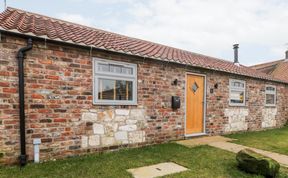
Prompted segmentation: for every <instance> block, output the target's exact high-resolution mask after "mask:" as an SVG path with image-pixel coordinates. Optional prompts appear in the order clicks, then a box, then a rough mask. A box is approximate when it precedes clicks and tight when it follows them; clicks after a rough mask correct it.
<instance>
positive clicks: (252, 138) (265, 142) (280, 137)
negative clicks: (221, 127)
mask: <svg viewBox="0 0 288 178" xmlns="http://www.w3.org/2000/svg"><path fill="white" fill-rule="evenodd" d="M226 137H229V138H234V139H237V140H235V141H233V143H238V144H241V145H245V146H249V147H254V148H259V149H263V150H267V151H272V152H277V153H281V154H285V155H288V127H283V128H280V129H271V130H266V131H258V132H245V133H238V134H231V135H226Z"/></svg>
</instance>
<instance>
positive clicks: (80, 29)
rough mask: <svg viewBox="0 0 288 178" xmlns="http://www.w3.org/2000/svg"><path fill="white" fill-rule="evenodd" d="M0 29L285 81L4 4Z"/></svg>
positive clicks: (223, 61) (226, 62) (193, 54)
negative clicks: (5, 6) (5, 7)
mask: <svg viewBox="0 0 288 178" xmlns="http://www.w3.org/2000/svg"><path fill="white" fill-rule="evenodd" d="M0 30H2V31H11V32H17V33H21V34H27V33H29V34H27V35H31V34H32V35H35V36H37V37H40V38H41V37H43V36H46V37H47V38H48V39H51V40H59V39H60V40H61V41H63V42H67V43H71V41H72V42H73V43H75V44H77V45H85V46H93V47H95V48H101V49H105V50H109V51H114V52H119V53H125V54H129V55H131V54H132V55H135V56H141V57H150V58H153V59H157V60H163V61H169V62H176V63H180V64H188V65H191V66H194V67H201V68H206V69H211V70H217V71H223V72H228V73H233V74H238V75H243V76H249V77H253V78H259V79H265V80H271V81H278V82H284V83H288V82H287V81H288V80H287V81H286V80H285V81H283V80H281V79H280V80H279V79H275V78H273V77H271V76H269V75H266V74H264V73H261V72H258V71H256V70H254V69H251V68H249V67H246V66H243V65H240V66H237V65H234V64H233V63H232V62H229V61H225V60H222V59H217V58H213V57H209V56H205V55H201V54H196V53H192V52H189V51H185V50H181V49H177V48H172V47H169V46H165V45H161V44H157V43H153V42H149V41H145V40H140V39H136V38H131V37H127V36H124V35H119V34H115V33H111V32H107V31H103V30H100V29H95V28H91V27H86V26H83V25H78V24H75V23H70V22H66V21H63V20H58V19H55V18H50V17H47V16H43V15H39V14H35V13H31V12H27V11H23V10H19V9H14V8H10V7H9V8H7V9H6V10H5V11H4V12H2V13H0Z"/></svg>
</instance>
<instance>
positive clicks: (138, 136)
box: [129, 131, 145, 143]
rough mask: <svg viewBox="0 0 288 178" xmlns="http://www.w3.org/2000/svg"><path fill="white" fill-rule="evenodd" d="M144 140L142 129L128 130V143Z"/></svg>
mask: <svg viewBox="0 0 288 178" xmlns="http://www.w3.org/2000/svg"><path fill="white" fill-rule="evenodd" d="M144 141H145V132H144V131H135V132H129V143H141V142H144Z"/></svg>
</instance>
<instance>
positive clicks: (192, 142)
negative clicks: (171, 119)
mask: <svg viewBox="0 0 288 178" xmlns="http://www.w3.org/2000/svg"><path fill="white" fill-rule="evenodd" d="M231 140H232V139H229V138H225V137H221V136H212V137H201V138H195V139H194V138H193V139H189V140H182V141H178V142H177V143H178V144H181V145H184V146H187V147H193V146H197V145H209V146H213V147H216V148H220V149H222V150H226V151H230V152H233V153H238V152H239V151H240V150H242V149H245V148H249V149H251V150H253V151H255V152H257V153H259V154H262V155H264V156H267V157H270V158H272V159H274V160H276V161H277V162H278V163H279V164H281V165H282V166H284V167H288V156H287V155H282V154H279V153H274V152H270V151H264V150H260V149H256V148H251V147H247V146H243V145H238V144H235V143H231V142H229V141H231Z"/></svg>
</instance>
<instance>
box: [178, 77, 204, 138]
mask: <svg viewBox="0 0 288 178" xmlns="http://www.w3.org/2000/svg"><path fill="white" fill-rule="evenodd" d="M188 75H196V76H201V77H204V95H203V102H204V103H203V118H202V119H203V132H200V133H193V134H187V133H186V119H187V117H186V107H187V104H186V102H187V101H186V100H187V97H186V95H187V78H188ZM206 88H207V82H206V75H205V74H199V73H192V72H186V74H185V95H184V97H185V102H184V103H185V107H184V109H185V119H184V121H185V122H184V127H185V131H184V132H185V133H184V136H185V137H193V136H201V135H206V107H207V106H206V105H207V103H206Z"/></svg>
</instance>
